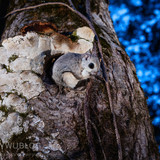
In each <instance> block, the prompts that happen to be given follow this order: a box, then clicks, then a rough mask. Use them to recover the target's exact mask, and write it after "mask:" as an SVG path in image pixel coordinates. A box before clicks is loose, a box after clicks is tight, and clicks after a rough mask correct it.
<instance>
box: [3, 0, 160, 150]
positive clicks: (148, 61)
mask: <svg viewBox="0 0 160 160" xmlns="http://www.w3.org/2000/svg"><path fill="white" fill-rule="evenodd" d="M8 3H9V0H0V37H1V34H2V32H3V29H4V23H5V19H4V16H5V14H6V9H7V6H8ZM109 10H110V12H111V17H112V20H113V23H114V28H115V30H116V32H117V35H118V37H119V40H120V42H121V44H122V45H123V46H124V47H125V49H126V52H127V54H128V55H129V56H130V59H131V60H132V62H133V63H134V64H135V66H136V70H137V76H138V78H139V81H140V82H141V86H142V88H143V90H144V92H145V95H146V97H148V100H147V103H148V108H149V111H150V115H151V119H152V124H153V125H154V130H155V136H156V140H157V142H158V144H159V146H160V1H159V0H110V7H109ZM0 40H1V39H0ZM159 150H160V147H159Z"/></svg>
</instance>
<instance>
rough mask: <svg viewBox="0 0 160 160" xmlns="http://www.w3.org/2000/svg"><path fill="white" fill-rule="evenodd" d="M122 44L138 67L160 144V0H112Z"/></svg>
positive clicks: (113, 15) (111, 4) (113, 18)
mask: <svg viewBox="0 0 160 160" xmlns="http://www.w3.org/2000/svg"><path fill="white" fill-rule="evenodd" d="M109 10H110V12H111V18H112V20H113V24H114V28H115V30H116V33H117V35H118V37H119V40H120V42H121V44H122V45H123V46H124V47H125V49H126V52H127V54H128V55H129V56H130V59H131V60H132V62H133V63H134V64H135V66H136V70H137V76H138V78H139V81H140V83H141V87H142V88H143V90H144V92H145V94H146V95H145V96H146V97H148V99H147V103H148V107H149V111H150V115H151V119H152V124H153V125H154V129H155V136H156V140H157V142H158V144H159V146H160V1H159V0H130V1H128V0H119V1H117V0H110V7H109ZM159 149H160V147H159Z"/></svg>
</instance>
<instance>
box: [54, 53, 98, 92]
mask: <svg viewBox="0 0 160 160" xmlns="http://www.w3.org/2000/svg"><path fill="white" fill-rule="evenodd" d="M99 70H100V63H99V60H98V58H97V57H96V56H94V55H91V54H89V52H86V53H85V54H78V53H67V54H64V55H62V56H61V57H60V58H58V59H57V60H56V61H55V63H54V65H53V69H52V78H53V80H54V81H55V82H56V84H58V85H59V86H64V87H69V88H72V89H73V88H75V87H76V85H77V84H78V82H80V81H82V80H86V79H88V78H90V77H91V76H93V75H96V74H97V72H98V71H99Z"/></svg>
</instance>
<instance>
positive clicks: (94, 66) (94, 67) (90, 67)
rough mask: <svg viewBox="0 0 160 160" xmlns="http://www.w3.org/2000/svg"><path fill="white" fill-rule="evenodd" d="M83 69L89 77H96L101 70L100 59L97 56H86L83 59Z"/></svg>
mask: <svg viewBox="0 0 160 160" xmlns="http://www.w3.org/2000/svg"><path fill="white" fill-rule="evenodd" d="M82 68H83V69H84V71H85V72H86V73H88V74H89V75H96V73H97V72H98V71H99V69H100V62H99V59H98V58H97V57H96V56H95V55H91V54H85V55H84V57H83V58H82Z"/></svg>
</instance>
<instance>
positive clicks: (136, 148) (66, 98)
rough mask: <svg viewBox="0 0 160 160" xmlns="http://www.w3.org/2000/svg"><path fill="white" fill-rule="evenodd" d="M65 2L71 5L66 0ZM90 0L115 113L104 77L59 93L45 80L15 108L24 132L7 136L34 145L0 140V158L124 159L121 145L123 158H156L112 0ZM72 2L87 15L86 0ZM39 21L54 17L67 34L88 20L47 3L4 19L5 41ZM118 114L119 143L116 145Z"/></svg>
mask: <svg viewBox="0 0 160 160" xmlns="http://www.w3.org/2000/svg"><path fill="white" fill-rule="evenodd" d="M61 2H64V3H66V4H69V3H68V1H61ZM90 2H91V18H92V20H93V24H94V27H95V29H96V32H97V34H98V37H99V39H100V43H101V45H102V51H103V57H104V62H105V66H106V69H107V70H106V72H107V75H108V82H109V86H110V90H111V98H112V106H113V110H114V112H112V111H111V108H110V105H111V104H110V103H109V99H108V92H107V90H106V88H105V83H104V82H103V81H101V80H96V79H94V80H92V81H91V82H89V84H88V86H87V88H89V89H88V90H87V89H85V90H83V91H77V90H72V91H66V92H65V93H64V94H58V96H57V92H58V87H57V86H56V85H55V84H50V83H48V81H45V82H44V86H45V88H44V90H43V92H41V93H40V94H39V95H38V96H36V97H34V98H31V99H30V98H26V97H25V102H27V112H25V113H18V111H17V110H16V114H19V116H20V118H21V120H22V123H21V127H22V131H21V132H20V133H18V134H13V135H12V136H11V138H10V139H9V140H8V143H10V144H17V143H18V144H19V143H21V142H22V143H23V144H24V143H25V144H26V145H28V146H30V145H31V144H32V147H28V148H27V147H21V148H20V147H18V148H16V147H13V146H12V147H11V148H7V147H6V146H4V142H3V141H1V147H0V153H1V154H0V156H1V159H3V160H5V159H29V160H31V159H34V160H35V159H55V160H57V159H77V160H89V159H100V160H103V159H108V160H116V159H120V158H118V153H119V152H118V151H119V149H122V157H123V158H122V159H123V160H151V159H152V160H158V148H157V144H156V142H155V139H154V134H153V129H152V125H151V120H150V116H149V112H148V108H147V104H146V98H145V96H144V92H143V90H142V88H141V87H140V83H139V81H138V79H137V76H136V70H135V67H134V65H133V63H132V62H131V61H130V59H129V57H128V55H127V54H126V52H125V50H124V48H123V47H122V46H121V44H120V42H119V40H118V38H117V35H116V33H115V31H114V27H113V24H112V21H111V18H110V14H109V10H108V1H105V0H90ZM39 3H41V2H40V1H38V0H37V1H34V2H33V1H23V0H15V1H10V4H9V9H8V10H9V11H12V10H14V9H17V8H23V7H26V6H31V5H35V4H39ZM73 3H74V5H75V7H76V8H77V10H79V11H80V12H81V13H82V14H84V15H85V16H86V15H87V14H86V11H85V2H84V1H81V0H79V1H76V0H74V1H73ZM35 21H36V22H37V21H38V22H51V23H53V24H55V25H56V26H57V28H58V32H59V33H65V34H67V33H70V32H73V31H74V30H75V29H77V28H78V27H82V26H87V25H88V24H87V23H86V22H85V21H84V20H83V19H82V18H80V17H79V16H78V15H76V14H75V13H73V12H72V11H71V10H70V9H68V8H67V7H65V6H62V5H49V6H43V7H39V8H36V9H33V10H26V11H22V12H18V13H16V14H13V15H10V16H9V17H8V18H7V20H6V26H5V29H4V32H3V35H2V40H4V39H6V38H9V37H14V36H16V35H19V34H20V29H21V28H22V27H24V26H25V25H28V24H29V23H31V22H35ZM22 76H23V75H22ZM31 76H32V75H31ZM91 83H92V84H91ZM89 85H91V86H89ZM35 90H36V88H35ZM18 96H19V95H18ZM3 97H5V96H4V93H2V92H1V97H0V98H1V99H0V100H1V101H0V102H1V104H2V103H3V101H4V99H3ZM21 98H24V97H21ZM86 107H87V111H86ZM0 110H1V114H2V113H4V114H5V116H6V117H7V116H9V115H10V117H12V113H13V112H14V113H15V110H12V109H11V108H9V109H8V108H7V107H4V106H2V105H1V108H0ZM113 114H114V115H113ZM88 115H89V116H88ZM14 116H15V115H14ZM14 116H13V118H14ZM86 116H87V118H86ZM114 116H115V118H116V124H117V126H118V133H119V135H120V138H119V140H120V142H121V143H120V144H117V142H118V140H117V135H116V132H115V123H114V121H113V117H114ZM10 117H9V118H10ZM9 118H8V119H9ZM10 120H14V119H12V118H10ZM3 122H4V121H2V119H1V126H0V127H1V129H3V128H2V127H4V125H2V123H3ZM24 124H25V125H24ZM26 124H27V125H26ZM86 124H87V125H88V128H87V127H85V126H86ZM25 126H27V129H25ZM0 132H1V131H0ZM88 136H89V137H88ZM5 142H6V141H5ZM2 145H3V147H2ZM119 145H121V146H119ZM92 154H93V155H92ZM93 157H94V158H93Z"/></svg>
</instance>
